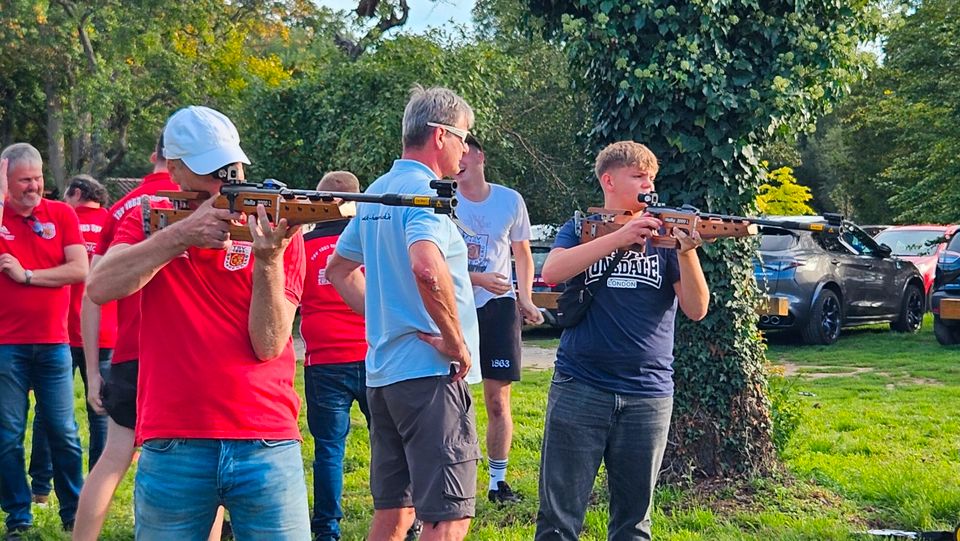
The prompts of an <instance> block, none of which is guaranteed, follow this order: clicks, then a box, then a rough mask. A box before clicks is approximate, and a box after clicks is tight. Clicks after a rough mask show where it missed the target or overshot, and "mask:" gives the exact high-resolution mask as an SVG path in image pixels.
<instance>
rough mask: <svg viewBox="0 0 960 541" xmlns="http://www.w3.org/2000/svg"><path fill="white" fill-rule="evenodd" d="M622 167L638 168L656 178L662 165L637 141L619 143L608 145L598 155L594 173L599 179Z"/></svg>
mask: <svg viewBox="0 0 960 541" xmlns="http://www.w3.org/2000/svg"><path fill="white" fill-rule="evenodd" d="M620 167H636V168H638V169H640V170H641V171H643V172H645V173H650V175H651V176H654V177H655V176H657V171H659V170H660V164H658V163H657V157H656V156H654V154H653V152H651V151H650V149H649V148H647V147H646V146H644V145H641V144H640V143H637V142H635V141H617V142H616V143H611V144H609V145H607V146H606V148H604V149H603V150H601V151H600V154H597V162H596V165H595V166H594V172H595V173H596V175H597V178H598V179H599V178H600V177H602V176H603V174H604V173H606V172H608V171H610V170H611V169H617V168H620Z"/></svg>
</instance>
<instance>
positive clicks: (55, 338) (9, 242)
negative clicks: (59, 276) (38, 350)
mask: <svg viewBox="0 0 960 541" xmlns="http://www.w3.org/2000/svg"><path fill="white" fill-rule="evenodd" d="M73 245H81V246H82V245H83V237H82V236H80V224H79V223H78V222H77V215H76V213H75V212H73V209H72V208H70V206H69V205H67V204H66V203H61V202H59V201H48V200H46V199H41V200H40V204H39V205H37V207H36V208H35V209H33V214H31V215H30V216H29V217H24V216H21V215H19V214H17V213H15V212H14V211H13V209H12V208H11V207H9V206H7V207H5V208H4V212H3V223H2V225H0V254H11V255H13V257H15V258H17V260H18V261H19V262H20V265H21V266H23V268H24V269H27V270H32V271H37V270H40V269H51V268H54V267H59V266H60V265H63V264H64V263H66V262H67V259H66V257H65V256H64V254H63V250H64V248H66V247H67V246H73ZM0 299H3V300H2V302H0V322H3V323H2V324H0V344H66V343H67V342H68V340H69V337H68V335H67V310H68V309H69V307H70V286H61V287H42V286H36V285H29V286H28V285H24V284H20V283H17V282H15V281H14V280H13V279H12V278H10V277H9V276H8V275H7V273H5V272H0Z"/></svg>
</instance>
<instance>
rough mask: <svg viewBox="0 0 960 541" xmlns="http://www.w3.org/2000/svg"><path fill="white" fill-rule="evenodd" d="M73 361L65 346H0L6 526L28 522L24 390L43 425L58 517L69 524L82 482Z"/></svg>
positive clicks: (1, 488)
mask: <svg viewBox="0 0 960 541" xmlns="http://www.w3.org/2000/svg"><path fill="white" fill-rule="evenodd" d="M72 367H73V361H72V360H71V359H70V346H68V345H66V344H53V345H51V344H29V345H0V507H2V508H3V511H4V512H5V513H7V518H6V523H7V530H8V531H9V530H10V529H11V528H15V527H25V526H30V525H32V524H33V514H32V513H31V512H30V487H29V486H28V485H27V472H26V469H25V468H24V463H23V462H24V457H23V438H24V434H25V432H26V430H27V409H28V407H29V399H28V396H27V395H28V392H29V390H30V389H31V388H32V389H33V393H34V396H35V397H36V400H37V404H39V405H40V408H39V410H38V412H39V414H40V415H41V417H42V422H43V424H44V426H46V428H47V437H48V441H49V442H50V454H51V460H52V463H53V480H54V488H55V489H56V492H57V499H58V500H59V502H60V520H62V521H63V523H64V525H71V524H72V523H73V520H74V516H75V515H76V513H77V500H78V499H79V497H80V488H81V487H82V486H83V456H82V455H81V451H80V437H79V436H78V435H77V421H76V418H75V417H74V413H73V368H72Z"/></svg>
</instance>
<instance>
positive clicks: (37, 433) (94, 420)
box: [30, 347, 113, 494]
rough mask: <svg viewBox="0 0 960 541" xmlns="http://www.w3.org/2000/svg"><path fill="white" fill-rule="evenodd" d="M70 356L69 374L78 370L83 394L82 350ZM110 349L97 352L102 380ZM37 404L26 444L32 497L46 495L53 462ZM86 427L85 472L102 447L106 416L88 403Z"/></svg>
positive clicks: (107, 370)
mask: <svg viewBox="0 0 960 541" xmlns="http://www.w3.org/2000/svg"><path fill="white" fill-rule="evenodd" d="M70 355H71V356H72V357H73V371H74V372H76V371H77V370H80V379H81V380H82V381H83V394H84V396H86V395H87V389H88V388H89V387H88V386H87V363H86V362H84V357H83V348H78V347H71V348H70ZM111 357H113V350H112V349H101V350H100V374H101V375H102V376H103V379H104V381H106V380H107V376H108V375H109V374H110V358H111ZM39 408H40V406H39V404H38V405H37V406H36V407H35V408H34V411H35V413H34V416H33V444H31V445H30V488H31V489H32V490H33V493H34V494H50V487H51V481H52V480H53V461H52V460H51V458H50V443H49V442H47V431H46V429H45V428H44V426H43V423H41V422H40V417H41V415H40V413H39V412H37V411H36V410H39ZM87 425H88V426H89V428H90V451H89V455H88V460H87V471H88V472H89V471H90V470H92V469H93V466H94V464H96V463H97V459H99V458H100V454H101V453H103V446H104V445H105V444H106V443H107V416H106V415H97V413H96V412H95V411H93V408H91V407H90V403H89V402H87Z"/></svg>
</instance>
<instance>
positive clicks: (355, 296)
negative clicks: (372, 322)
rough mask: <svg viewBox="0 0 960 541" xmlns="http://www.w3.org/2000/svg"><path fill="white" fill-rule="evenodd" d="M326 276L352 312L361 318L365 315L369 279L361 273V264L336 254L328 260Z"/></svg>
mask: <svg viewBox="0 0 960 541" xmlns="http://www.w3.org/2000/svg"><path fill="white" fill-rule="evenodd" d="M324 276H326V278H327V280H328V281H329V282H330V283H331V284H333V288H334V289H336V290H337V293H339V294H340V297H342V298H343V302H345V303H347V306H349V307H350V309H351V310H353V311H354V312H356V313H358V314H360V315H361V316H362V315H364V313H365V310H366V309H365V307H364V302H365V297H366V291H367V278H366V276H364V274H363V272H361V271H360V263H357V262H356V261H353V260H350V259H347V258H345V257H342V256H341V255H340V254H338V253H336V252H334V253H333V255H331V256H330V257H329V258H328V259H327V269H326V271H325V273H324Z"/></svg>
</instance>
